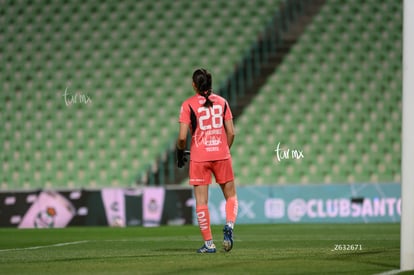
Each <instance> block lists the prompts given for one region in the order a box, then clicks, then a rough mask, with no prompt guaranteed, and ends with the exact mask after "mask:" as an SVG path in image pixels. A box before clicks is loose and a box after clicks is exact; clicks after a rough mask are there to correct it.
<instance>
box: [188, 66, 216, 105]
mask: <svg viewBox="0 0 414 275" xmlns="http://www.w3.org/2000/svg"><path fill="white" fill-rule="evenodd" d="M193 82H194V84H195V86H196V88H197V92H198V94H199V95H201V96H203V97H204V98H205V99H206V101H205V102H204V105H203V106H204V107H206V108H209V107H211V106H213V102H212V101H211V100H210V99H209V96H210V95H211V92H212V89H211V84H212V79H211V74H210V73H209V72H208V71H207V70H205V69H197V70H196V71H195V72H194V73H193Z"/></svg>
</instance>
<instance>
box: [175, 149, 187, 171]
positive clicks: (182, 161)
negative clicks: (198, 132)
mask: <svg viewBox="0 0 414 275" xmlns="http://www.w3.org/2000/svg"><path fill="white" fill-rule="evenodd" d="M176 153H177V166H178V168H183V167H184V165H185V163H186V162H187V158H186V157H185V155H184V150H183V149H178V148H177V151H176Z"/></svg>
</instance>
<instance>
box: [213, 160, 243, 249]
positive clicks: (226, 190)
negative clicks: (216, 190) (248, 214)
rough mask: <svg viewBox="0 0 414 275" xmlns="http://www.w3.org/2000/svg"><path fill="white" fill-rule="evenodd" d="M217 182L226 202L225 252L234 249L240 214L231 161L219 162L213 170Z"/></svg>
mask: <svg viewBox="0 0 414 275" xmlns="http://www.w3.org/2000/svg"><path fill="white" fill-rule="evenodd" d="M213 173H214V176H215V177H216V181H217V182H218V183H219V184H220V187H221V190H222V191H223V195H224V198H225V200H226V208H225V209H226V225H225V226H224V229H223V234H224V238H223V247H224V250H225V251H230V250H231V249H232V248H233V229H234V223H235V222H236V218H237V212H238V201H237V192H236V186H235V184H234V174H233V167H232V163H231V159H228V160H223V161H217V162H216V163H215V165H214V168H213Z"/></svg>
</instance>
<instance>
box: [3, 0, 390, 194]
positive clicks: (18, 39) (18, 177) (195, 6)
mask: <svg viewBox="0 0 414 275" xmlns="http://www.w3.org/2000/svg"><path fill="white" fill-rule="evenodd" d="M280 1H282V0H258V1H207V0H201V1H190V0H180V1H151V0H145V1H121V2H116V1H115V2H111V1H100V2H99V3H98V2H89V1H86V2H76V1H64V2H59V1H57V2H55V1H4V0H3V1H0V6H1V7H2V8H1V9H0V24H1V26H3V27H2V28H0V41H2V42H1V43H0V60H1V63H2V65H3V66H1V67H0V83H1V90H2V92H1V95H0V96H1V104H0V123H1V125H3V131H0V140H1V145H2V148H1V153H0V154H1V160H2V167H1V168H0V171H1V172H0V174H1V176H0V184H1V185H0V188H1V189H3V190H18V189H36V188H46V189H50V188H59V189H62V188H99V187H104V186H131V185H133V184H135V179H136V177H137V175H138V176H140V175H141V174H143V175H144V176H146V175H147V174H145V173H144V172H145V171H147V169H148V168H151V167H154V161H155V159H156V158H157V157H158V155H160V154H161V153H162V152H163V151H165V150H166V148H167V147H169V146H170V143H171V138H172V137H174V136H175V134H176V122H177V116H178V108H179V107H178V106H179V104H180V102H181V101H182V100H183V98H185V97H187V96H188V95H191V94H192V92H193V91H192V90H191V86H190V81H191V80H190V76H191V73H192V71H193V70H194V69H195V68H197V67H200V66H202V67H206V68H208V69H209V70H211V71H212V72H213V74H214V75H215V79H214V81H215V85H217V86H218V85H220V83H222V82H224V81H225V80H226V76H227V75H229V74H230V73H231V72H232V71H233V66H234V64H236V63H237V62H238V60H239V59H241V58H242V57H243V55H244V54H245V51H246V49H247V48H248V47H250V45H251V44H252V43H253V42H254V41H255V40H256V39H257V35H258V34H259V33H260V31H261V30H262V29H263V27H264V26H265V25H266V23H267V22H268V21H269V20H270V19H271V18H272V16H274V13H275V11H276V10H277V4H278V3H279V2H280ZM396 85H397V84H396ZM156 168H157V167H155V168H154V169H156ZM256 170H257V169H256ZM252 179H253V178H252ZM145 180H147V179H145V178H144V179H142V181H144V182H145Z"/></svg>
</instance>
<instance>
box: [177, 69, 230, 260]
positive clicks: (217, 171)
mask: <svg viewBox="0 0 414 275" xmlns="http://www.w3.org/2000/svg"><path fill="white" fill-rule="evenodd" d="M211 86H212V78H211V74H210V73H209V72H208V71H206V70H205V69H197V70H195V71H194V73H193V89H194V90H195V92H196V93H195V95H194V96H192V97H190V98H188V99H187V100H185V101H184V103H183V104H182V105H181V111H180V119H179V122H180V131H179V134H178V140H177V165H178V167H179V168H181V167H183V166H184V164H185V161H186V158H185V156H184V149H185V148H186V139H187V132H188V130H190V131H191V135H192V139H191V147H190V152H191V155H190V167H189V177H190V185H192V186H194V196H195V199H196V214H197V220H198V225H199V227H200V231H201V235H202V236H203V239H204V245H203V246H202V247H201V248H200V249H198V250H197V252H198V253H215V252H216V246H215V245H214V242H213V237H212V234H211V228H210V214H209V210H208V186H209V184H211V180H212V177H211V174H213V175H214V177H215V180H216V182H217V183H218V184H219V185H220V187H221V190H222V191H223V195H224V198H225V200H226V225H225V226H224V229H223V233H224V240H223V247H224V250H225V251H230V250H231V249H232V248H233V228H234V223H235V221H236V217H237V210H238V202H237V194H236V187H235V184H234V175H233V167H232V161H231V155H230V147H231V145H232V144H233V140H234V127H233V116H232V113H231V110H230V107H229V104H228V103H227V101H226V100H225V99H224V98H223V97H221V96H219V95H216V94H214V93H213V92H212V88H211Z"/></svg>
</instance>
